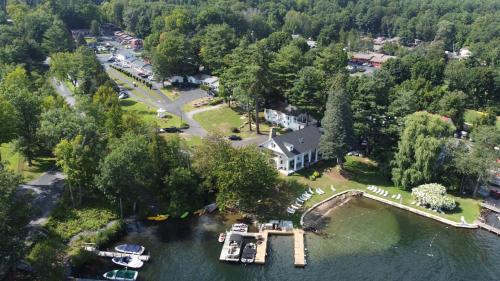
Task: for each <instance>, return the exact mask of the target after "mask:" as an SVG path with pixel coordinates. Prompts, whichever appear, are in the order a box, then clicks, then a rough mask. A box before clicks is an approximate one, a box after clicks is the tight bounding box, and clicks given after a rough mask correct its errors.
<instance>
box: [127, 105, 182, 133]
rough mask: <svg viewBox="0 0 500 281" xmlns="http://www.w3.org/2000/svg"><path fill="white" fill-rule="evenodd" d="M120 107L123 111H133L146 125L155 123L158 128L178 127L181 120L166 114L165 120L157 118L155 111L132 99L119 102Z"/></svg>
mask: <svg viewBox="0 0 500 281" xmlns="http://www.w3.org/2000/svg"><path fill="white" fill-rule="evenodd" d="M120 105H121V106H122V109H123V110H125V111H135V113H136V114H137V115H139V116H140V117H141V118H142V120H143V121H144V122H146V123H156V124H157V126H158V127H160V128H165V127H170V126H180V125H181V119H180V118H179V116H177V115H173V114H167V117H166V118H158V117H157V116H156V109H155V108H153V107H150V106H148V105H147V104H145V103H143V102H140V101H136V100H133V99H126V100H120Z"/></svg>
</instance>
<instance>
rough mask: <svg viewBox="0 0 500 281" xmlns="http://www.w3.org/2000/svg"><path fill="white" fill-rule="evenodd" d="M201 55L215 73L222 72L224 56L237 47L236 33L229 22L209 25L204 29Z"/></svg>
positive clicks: (206, 65) (205, 63)
mask: <svg viewBox="0 0 500 281" xmlns="http://www.w3.org/2000/svg"><path fill="white" fill-rule="evenodd" d="M203 32H204V34H203V37H202V39H201V44H200V57H201V59H202V61H203V65H204V66H205V67H206V68H208V69H209V70H211V71H212V72H214V73H220V72H221V71H222V66H223V63H224V61H223V60H224V56H225V55H227V54H228V53H230V52H231V50H232V49H234V48H235V47H236V34H235V32H234V29H232V28H231V27H229V25H227V24H217V25H208V26H207V27H206V28H205V30H204V31H203Z"/></svg>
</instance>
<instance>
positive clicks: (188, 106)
mask: <svg viewBox="0 0 500 281" xmlns="http://www.w3.org/2000/svg"><path fill="white" fill-rule="evenodd" d="M206 99H207V98H200V99H196V100H194V101H192V102H188V103H186V104H185V105H183V106H182V111H184V112H190V111H193V110H196V109H200V108H205V107H209V106H211V105H209V104H206V105H202V106H199V107H194V104H195V103H199V102H202V101H204V100H206Z"/></svg>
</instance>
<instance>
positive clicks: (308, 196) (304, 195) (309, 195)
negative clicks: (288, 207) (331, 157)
mask: <svg viewBox="0 0 500 281" xmlns="http://www.w3.org/2000/svg"><path fill="white" fill-rule="evenodd" d="M302 197H306V198H311V197H312V196H311V194H309V193H307V192H305V193H303V194H302Z"/></svg>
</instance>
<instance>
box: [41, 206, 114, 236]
mask: <svg viewBox="0 0 500 281" xmlns="http://www.w3.org/2000/svg"><path fill="white" fill-rule="evenodd" d="M117 218H118V215H117V214H116V212H115V211H114V210H112V209H110V208H108V207H102V206H95V207H94V206H85V207H81V208H76V209H73V208H69V207H67V206H65V205H63V204H61V205H59V206H58V208H57V209H56V210H54V212H53V213H52V215H51V216H50V218H49V221H48V222H47V224H46V226H45V227H46V228H47V229H48V230H49V231H50V232H51V233H52V234H55V235H57V236H58V237H60V238H61V240H62V241H64V242H67V241H69V239H70V238H71V237H73V236H75V235H77V234H78V233H81V232H83V231H95V230H98V229H99V228H101V227H103V226H104V225H106V224H107V223H108V222H110V221H112V220H115V219H117Z"/></svg>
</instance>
